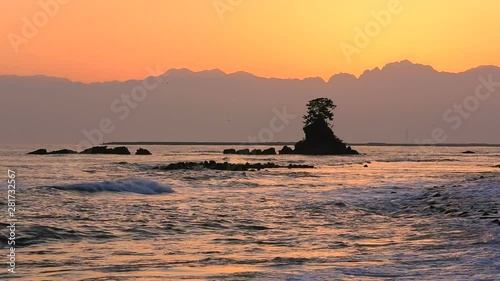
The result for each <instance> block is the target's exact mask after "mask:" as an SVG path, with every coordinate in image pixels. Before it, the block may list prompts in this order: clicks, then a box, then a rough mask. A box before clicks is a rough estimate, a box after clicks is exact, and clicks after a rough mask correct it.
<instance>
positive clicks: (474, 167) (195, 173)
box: [0, 145, 500, 281]
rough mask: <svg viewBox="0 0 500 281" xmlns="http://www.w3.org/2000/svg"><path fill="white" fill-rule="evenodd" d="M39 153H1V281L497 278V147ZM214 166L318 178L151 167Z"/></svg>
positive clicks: (9, 149) (22, 149)
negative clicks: (11, 181)
mask: <svg viewBox="0 0 500 281" xmlns="http://www.w3.org/2000/svg"><path fill="white" fill-rule="evenodd" d="M37 148H40V146H29V145H24V146H19V145H13V146H7V145H4V146H0V160H1V162H0V169H1V171H2V172H1V174H4V178H3V179H2V185H1V189H0V192H2V193H3V196H2V198H3V200H2V201H1V203H0V204H1V205H0V207H1V208H2V209H3V210H4V211H3V212H2V214H3V216H4V218H2V222H1V223H0V224H1V225H0V226H1V229H2V231H1V237H0V243H1V244H2V246H3V248H4V249H5V251H2V253H4V254H2V255H1V257H0V259H4V262H2V263H1V264H3V267H4V269H3V270H2V269H0V278H8V279H12V280H231V281H232V280H290V281H291V280H294V281H295V280H297V281H298V280H500V254H499V253H500V223H499V221H498V218H499V216H500V215H499V213H498V212H499V210H500V168H498V167H496V166H497V165H499V164H500V148H498V147H497V148H495V147H490V148H487V147H465V148H464V147H461V148H456V147H424V148H416V147H401V146H389V147H386V146H383V147H375V146H374V147H370V146H360V147H355V149H357V150H359V151H361V152H362V155H358V156H298V155H276V156H242V155H223V154H222V153H221V151H222V150H223V149H224V148H226V147H221V146H201V145H200V146H145V148H148V149H149V150H151V152H152V153H153V155H152V156H136V155H26V152H29V151H31V150H35V149H37ZM46 148H47V149H49V150H55V149H61V148H64V146H63V145H52V146H46ZM129 148H130V149H131V151H132V150H133V151H135V149H136V148H137V147H135V146H130V147H129ZM235 148H238V147H235ZM255 148H261V149H262V147H255ZM266 148H267V147H266ZM465 150H473V151H475V152H476V153H475V154H463V153H462V152H463V151H465ZM205 160H207V161H209V160H215V161H217V162H224V161H227V162H232V163H246V162H249V163H257V162H261V163H264V162H274V163H276V164H280V165H288V164H309V165H314V166H315V167H316V168H314V169H287V168H283V169H269V170H260V171H245V172H241V171H239V172H234V171H215V170H206V169H202V168H200V169H195V170H176V171H162V170H155V169H153V167H155V166H158V165H166V164H169V163H173V162H179V161H198V162H201V161H205ZM365 165H366V166H367V167H365ZM8 170H12V171H15V173H16V218H17V222H16V237H15V238H16V240H15V241H16V244H15V252H16V273H9V272H8V271H7V269H8V268H9V265H8V257H7V254H8V250H7V249H8V246H7V241H8V236H9V231H8V229H7V226H8V225H9V224H8V223H7V207H8V206H7V179H8V176H7V173H8V172H7V171H8Z"/></svg>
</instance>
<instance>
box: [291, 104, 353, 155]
mask: <svg viewBox="0 0 500 281" xmlns="http://www.w3.org/2000/svg"><path fill="white" fill-rule="evenodd" d="M336 107H337V106H336V105H335V104H334V103H333V101H332V100H331V99H329V98H317V99H314V100H311V101H309V102H308V103H307V114H306V115H304V128H303V130H304V133H305V135H306V136H305V139H303V140H301V141H299V142H297V143H296V144H295V150H294V151H293V153H294V154H305V155H338V154H359V153H358V152H357V151H356V150H354V149H351V147H350V146H347V145H346V144H345V143H344V142H343V141H342V140H341V139H339V138H338V137H337V136H336V135H335V134H334V133H333V131H332V129H331V127H333V125H330V123H329V122H330V121H333V116H334V115H333V110H334V109H335V108H336Z"/></svg>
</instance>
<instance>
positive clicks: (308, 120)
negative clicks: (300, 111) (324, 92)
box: [304, 98, 337, 126]
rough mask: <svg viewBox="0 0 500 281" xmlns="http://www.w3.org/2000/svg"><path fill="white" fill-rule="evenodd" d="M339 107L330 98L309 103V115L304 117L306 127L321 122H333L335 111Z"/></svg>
mask: <svg viewBox="0 0 500 281" xmlns="http://www.w3.org/2000/svg"><path fill="white" fill-rule="evenodd" d="M335 108H337V106H336V105H335V104H333V101H332V100H331V99H329V98H317V99H314V100H311V101H309V102H308V103H307V115H304V124H305V126H308V125H311V124H313V123H316V122H320V121H321V120H323V121H325V122H327V123H328V121H333V110H335Z"/></svg>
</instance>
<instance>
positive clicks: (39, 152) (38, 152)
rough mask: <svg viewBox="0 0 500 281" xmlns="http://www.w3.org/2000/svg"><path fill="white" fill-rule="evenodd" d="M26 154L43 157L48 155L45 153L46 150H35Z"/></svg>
mask: <svg viewBox="0 0 500 281" xmlns="http://www.w3.org/2000/svg"><path fill="white" fill-rule="evenodd" d="M26 154H32V155H45V154H49V153H48V152H47V149H45V148H40V149H37V150H35V151H31V152H28V153H26Z"/></svg>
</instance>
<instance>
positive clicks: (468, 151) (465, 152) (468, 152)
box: [462, 150, 476, 154]
mask: <svg viewBox="0 0 500 281" xmlns="http://www.w3.org/2000/svg"><path fill="white" fill-rule="evenodd" d="M462 153H463V154H476V152H474V151H471V150H467V151H464V152H462Z"/></svg>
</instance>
